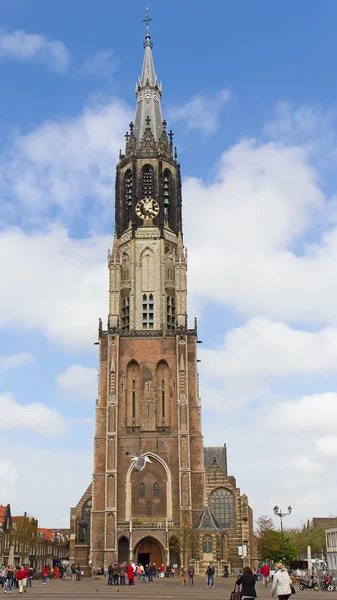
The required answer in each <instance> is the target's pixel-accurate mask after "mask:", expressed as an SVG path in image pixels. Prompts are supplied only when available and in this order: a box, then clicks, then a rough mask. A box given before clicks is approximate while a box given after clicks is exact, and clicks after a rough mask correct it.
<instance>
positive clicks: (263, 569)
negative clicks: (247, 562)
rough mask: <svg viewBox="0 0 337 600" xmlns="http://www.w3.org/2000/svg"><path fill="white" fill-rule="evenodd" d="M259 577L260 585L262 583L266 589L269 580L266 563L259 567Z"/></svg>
mask: <svg viewBox="0 0 337 600" xmlns="http://www.w3.org/2000/svg"><path fill="white" fill-rule="evenodd" d="M261 575H262V583H263V585H264V587H267V585H268V583H269V580H270V569H269V566H268V565H267V563H265V564H264V565H263V566H262V567H261Z"/></svg>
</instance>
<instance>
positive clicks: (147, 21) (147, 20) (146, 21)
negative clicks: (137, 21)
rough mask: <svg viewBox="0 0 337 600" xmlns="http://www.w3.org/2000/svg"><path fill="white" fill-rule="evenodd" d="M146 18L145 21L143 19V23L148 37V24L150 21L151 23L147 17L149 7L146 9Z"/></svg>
mask: <svg viewBox="0 0 337 600" xmlns="http://www.w3.org/2000/svg"><path fill="white" fill-rule="evenodd" d="M145 10H146V17H145V19H143V23H146V35H149V23H150V21H152V19H151V17H150V16H149V7H148V6H147V7H146V9H145Z"/></svg>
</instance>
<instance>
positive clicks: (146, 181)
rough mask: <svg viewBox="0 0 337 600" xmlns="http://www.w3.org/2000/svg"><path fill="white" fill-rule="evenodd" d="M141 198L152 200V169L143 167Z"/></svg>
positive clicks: (146, 166) (148, 166)
mask: <svg viewBox="0 0 337 600" xmlns="http://www.w3.org/2000/svg"><path fill="white" fill-rule="evenodd" d="M142 192H143V198H153V168H152V167H151V165H145V167H143V170H142Z"/></svg>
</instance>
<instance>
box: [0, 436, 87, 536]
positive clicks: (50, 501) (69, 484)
mask: <svg viewBox="0 0 337 600" xmlns="http://www.w3.org/2000/svg"><path fill="white" fill-rule="evenodd" d="M2 452H3V453H4V454H5V455H6V456H10V457H11V459H10V460H6V461H3V462H0V497H1V498H2V499H4V500H5V501H6V502H9V503H10V504H11V511H12V514H22V513H23V512H24V511H27V513H29V514H31V515H33V516H35V517H36V518H37V519H38V520H39V525H40V526H41V527H69V508H70V507H71V506H74V505H76V504H77V502H78V500H79V499H80V497H81V495H82V494H83V493H84V492H85V490H86V488H87V487H88V485H89V483H90V481H91V472H92V456H91V453H90V452H84V451H79V450H75V449H73V448H72V450H71V451H65V450H50V449H48V448H43V450H42V449H41V448H40V447H33V446H20V445H14V444H13V445H8V446H3V447H2ZM23 457H24V460H22V459H23ZM79 465H80V468H79ZM32 470H33V471H34V473H37V474H38V475H39V476H37V477H35V478H34V485H32ZM42 473H43V476H41V474H42ZM60 481H62V494H60Z"/></svg>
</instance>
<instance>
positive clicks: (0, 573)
mask: <svg viewBox="0 0 337 600" xmlns="http://www.w3.org/2000/svg"><path fill="white" fill-rule="evenodd" d="M6 571H7V569H6V567H5V565H4V564H3V565H2V567H1V570H0V585H1V587H4V585H5V581H6Z"/></svg>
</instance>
